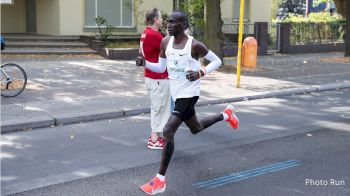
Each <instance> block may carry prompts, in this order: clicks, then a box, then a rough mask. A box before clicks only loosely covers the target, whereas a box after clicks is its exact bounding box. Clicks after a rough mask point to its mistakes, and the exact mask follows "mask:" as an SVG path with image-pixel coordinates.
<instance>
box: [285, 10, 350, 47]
mask: <svg viewBox="0 0 350 196" xmlns="http://www.w3.org/2000/svg"><path fill="white" fill-rule="evenodd" d="M282 22H288V23H291V34H290V35H291V36H290V42H291V44H294V45H295V44H312V43H335V42H343V41H344V40H343V37H344V32H345V20H344V19H341V18H339V17H338V16H335V15H333V16H332V15H330V14H329V13H311V14H310V15H309V16H308V17H303V16H299V15H292V14H290V15H289V16H288V17H287V18H286V19H285V20H283V21H282Z"/></svg>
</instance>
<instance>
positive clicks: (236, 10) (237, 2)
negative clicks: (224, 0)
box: [233, 0, 250, 20]
mask: <svg viewBox="0 0 350 196" xmlns="http://www.w3.org/2000/svg"><path fill="white" fill-rule="evenodd" d="M240 2H241V1H240V0H235V1H234V5H233V8H234V10H233V14H234V16H233V19H234V20H239V9H240V4H241V3H240ZM249 6H250V5H249V1H248V0H244V20H249V18H248V17H249V13H248V11H249V9H248V8H249Z"/></svg>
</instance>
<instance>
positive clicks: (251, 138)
mask: <svg viewBox="0 0 350 196" xmlns="http://www.w3.org/2000/svg"><path fill="white" fill-rule="evenodd" d="M349 100H350V92H349V91H348V90H344V91H332V92H323V93H317V94H310V95H302V96H291V97H284V98H280V99H264V100H255V101H248V102H242V103H238V104H237V105H236V106H237V108H238V115H239V118H240V123H241V125H240V126H241V127H240V129H239V130H237V131H232V130H231V129H230V128H229V127H228V126H226V125H225V124H223V123H218V124H216V125H214V126H213V127H210V128H209V129H208V130H206V131H205V132H203V133H201V134H199V135H196V136H192V135H191V134H190V133H189V131H188V130H187V129H186V128H185V127H181V128H180V130H181V131H180V130H179V131H178V132H177V135H176V147H175V148H176V149H175V153H174V157H173V160H172V162H171V164H170V167H169V170H168V173H167V177H168V179H167V180H168V188H167V190H166V193H165V194H164V195H349V194H350V186H349V185H350V166H349V164H348V163H349V161H350V152H349V147H350V120H349V119H350V107H349V106H350V101H349ZM224 107H225V106H224V105H216V106H205V107H199V108H197V111H198V114H199V116H206V115H210V114H212V113H215V112H219V111H222V109H223V108H224ZM148 126H149V117H148V116H147V115H144V116H138V117H131V118H126V119H114V120H107V121H97V122H90V123H82V124H76V125H67V126H62V127H55V128H48V129H37V130H32V131H28V132H19V133H12V134H5V135H3V136H2V138H1V143H2V154H1V161H2V164H1V167H2V174H1V175H2V179H1V182H2V185H1V186H2V193H3V194H4V195H6V194H11V193H17V194H16V195H142V193H141V192H140V191H139V190H138V189H137V187H138V186H139V185H140V184H142V183H145V182H146V181H148V180H149V179H150V178H152V177H153V176H154V175H155V174H156V172H157V169H158V167H159V159H160V151H150V150H147V149H146V148H145V143H146V139H147V136H148V131H145V129H146V130H147V129H148ZM219 177H223V178H220V179H217V178H219ZM332 179H333V180H332ZM207 180H212V181H210V183H209V184H208V182H207V183H204V186H203V187H198V186H196V184H198V183H203V182H205V181H207ZM306 180H309V181H308V182H310V181H311V180H313V181H314V182H316V183H320V182H321V180H322V183H323V185H318V186H317V185H309V184H306ZM326 181H327V182H328V184H327V185H324V183H325V182H326ZM331 183H332V184H331ZM334 184H338V185H334ZM202 185H203V184H202ZM213 186H215V187H213ZM23 191H25V192H23Z"/></svg>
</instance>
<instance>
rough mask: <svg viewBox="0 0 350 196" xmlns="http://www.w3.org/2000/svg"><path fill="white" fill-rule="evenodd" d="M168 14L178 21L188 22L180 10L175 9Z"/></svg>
mask: <svg viewBox="0 0 350 196" xmlns="http://www.w3.org/2000/svg"><path fill="white" fill-rule="evenodd" d="M169 16H172V17H174V18H175V19H176V20H177V21H179V22H186V21H187V22H188V17H187V14H186V13H185V12H183V11H180V10H175V11H173V12H170V14H169Z"/></svg>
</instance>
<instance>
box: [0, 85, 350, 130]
mask: <svg viewBox="0 0 350 196" xmlns="http://www.w3.org/2000/svg"><path fill="white" fill-rule="evenodd" d="M345 88H350V82H343V83H330V84H324V85H312V86H306V87H300V88H291V89H284V90H276V91H269V92H262V93H258V94H255V95H248V96H241V97H235V98H228V99H217V100H211V101H203V102H200V103H197V104H196V106H197V107H198V106H204V105H217V104H225V103H231V102H242V101H249V100H256V99H267V98H275V97H283V96H289V95H300V94H310V93H313V92H322V91H332V90H339V89H345ZM142 113H143V114H146V113H150V108H149V107H147V108H138V109H123V110H104V111H99V112H85V113H74V114H64V115H57V116H53V117H48V116H47V117H38V118H32V119H28V120H27V121H24V122H21V123H18V121H16V120H10V121H5V122H2V125H1V133H11V132H17V131H24V130H31V129H34V128H44V127H50V126H57V125H66V124H74V123H80V122H89V121H96V120H104V119H111V118H120V117H124V116H125V117H126V116H136V115H140V114H142Z"/></svg>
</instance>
